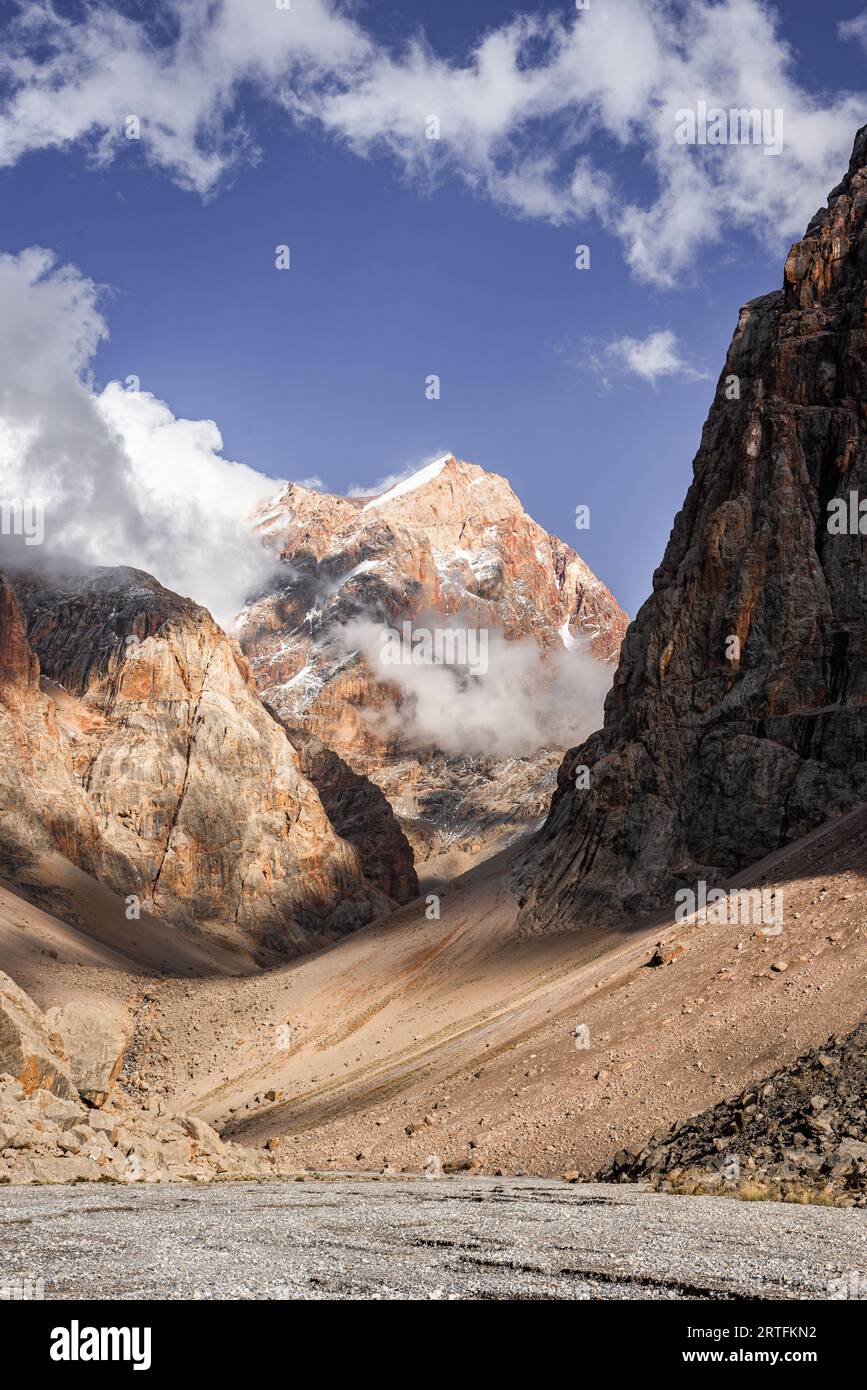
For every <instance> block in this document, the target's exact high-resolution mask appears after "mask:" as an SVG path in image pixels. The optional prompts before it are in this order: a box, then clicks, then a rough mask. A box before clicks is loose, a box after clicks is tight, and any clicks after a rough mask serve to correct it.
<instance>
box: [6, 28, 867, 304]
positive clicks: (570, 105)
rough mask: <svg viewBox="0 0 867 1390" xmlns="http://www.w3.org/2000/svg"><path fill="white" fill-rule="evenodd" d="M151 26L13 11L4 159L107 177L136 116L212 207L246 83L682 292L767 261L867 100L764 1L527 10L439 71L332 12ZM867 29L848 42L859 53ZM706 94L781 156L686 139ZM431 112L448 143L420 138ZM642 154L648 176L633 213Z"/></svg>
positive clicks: (852, 32)
mask: <svg viewBox="0 0 867 1390" xmlns="http://www.w3.org/2000/svg"><path fill="white" fill-rule="evenodd" d="M157 14H158V16H159V17H160V18H161V19H162V20H163V21H165V22H164V23H163V24H162V25H161V26H160V27H157V25H156V20H155V19H153V20H151V21H148V22H145V21H133V20H131V19H129V18H127V17H126V16H124V15H121V14H119V13H117V12H116V11H115V10H113V9H110V8H105V7H100V6H87V7H85V8H84V9H83V11H82V12H81V17H80V18H78V19H77V20H76V19H71V18H67V17H65V16H63V15H61V14H60V13H59V12H58V11H57V10H56V9H55V8H54V6H52V5H50V4H48V3H43V2H42V0H31V3H24V4H22V6H21V9H20V14H19V17H18V19H17V20H16V21H14V22H13V23H11V24H10V25H9V26H8V29H7V32H6V33H5V34H4V36H3V37H4V42H3V46H2V54H3V56H2V57H0V90H2V91H3V93H4V98H3V100H2V103H0V165H6V166H8V165H12V164H14V163H15V162H16V161H17V160H18V159H19V158H21V156H22V155H24V154H25V153H27V152H28V151H29V150H34V149H43V148H49V147H52V148H63V147H66V146H68V145H70V144H71V143H73V142H82V143H84V144H85V145H86V147H87V148H88V149H89V151H90V152H91V154H92V157H93V158H94V159H95V160H97V161H99V162H101V163H107V162H109V161H111V160H112V159H115V158H117V157H118V156H119V154H120V153H121V151H123V150H124V149H125V148H126V149H127V150H128V148H129V145H130V141H129V140H128V139H127V138H126V128H125V120H126V117H127V116H128V115H130V114H132V115H136V116H137V117H139V118H140V121H141V129H140V147H141V148H142V149H143V150H144V153H145V155H146V157H147V158H148V159H149V160H150V161H151V163H152V164H154V165H157V166H160V167H162V168H164V169H166V170H167V171H168V172H169V174H170V175H171V176H172V177H173V178H174V179H176V180H177V181H178V182H179V183H180V184H182V185H183V186H184V187H186V188H190V189H193V190H195V191H197V192H198V193H200V194H202V195H203V196H211V195H213V194H214V193H215V191H216V190H217V189H218V187H219V184H220V181H221V179H224V178H225V177H226V176H227V174H229V173H230V172H231V170H232V169H233V168H235V167H236V166H237V164H238V163H239V161H242V160H245V159H247V160H250V159H252V160H255V159H257V158H258V157H259V154H260V151H259V150H258V147H257V144H256V135H255V131H254V130H252V129H251V128H250V126H249V124H248V121H247V120H246V118H245V116H244V112H243V108H242V100H241V98H242V93H243V91H244V90H245V89H247V88H250V87H252V88H254V89H255V90H256V91H257V92H258V93H259V94H260V95H261V96H264V97H265V98H266V99H269V100H271V101H272V102H273V103H275V104H276V105H278V106H280V107H281V108H282V109H283V110H284V111H285V112H287V113H288V114H289V115H290V116H291V117H292V118H293V119H294V120H295V121H296V122H298V123H307V124H314V125H318V126H319V127H320V128H321V129H323V130H324V131H326V132H327V133H329V134H330V135H331V136H332V137H334V138H335V139H338V140H340V141H342V142H344V143H345V144H346V145H347V146H348V147H349V148H351V149H352V150H354V151H355V152H356V153H357V154H359V155H360V156H363V157H368V156H373V155H378V154H386V155H388V156H390V157H391V158H392V159H393V160H394V161H395V162H396V163H397V164H398V166H399V167H400V168H401V169H402V170H403V172H404V173H405V175H406V177H407V178H408V179H410V180H413V181H415V182H418V183H420V184H422V185H424V186H425V187H427V188H429V187H431V186H432V185H433V184H435V183H436V182H437V181H438V180H439V179H441V178H444V177H449V176H450V177H457V178H459V179H461V180H462V181H463V182H464V183H465V184H466V185H467V186H469V187H470V188H471V189H472V190H473V191H474V192H475V193H476V194H477V195H479V196H482V197H486V198H488V199H491V200H492V201H494V202H495V203H497V204H498V205H499V206H501V207H503V208H504V209H506V210H507V211H509V212H511V213H514V214H517V215H520V216H524V217H532V218H540V219H544V220H546V221H548V222H553V223H556V224H563V225H570V226H572V225H575V226H580V227H587V226H592V225H594V224H595V225H602V226H603V227H605V228H606V229H607V230H608V231H609V232H610V233H611V234H612V235H613V236H616V237H617V238H619V240H620V241H621V243H622V246H623V252H624V255H625V257H626V260H627V262H628V263H629V265H630V267H631V268H632V271H633V272H634V274H635V275H636V276H637V277H638V278H640V279H642V280H646V281H650V282H653V283H656V284H659V285H671V284H673V283H675V282H676V281H678V279H680V278H682V277H683V276H684V275H685V274H688V273H690V271H691V270H692V269H693V268H694V267H695V265H696V263H697V262H698V261H700V258H701V256H702V255H703V254H704V253H706V252H707V251H708V249H709V248H710V247H713V246H714V245H716V244H718V243H719V242H720V241H722V240H723V239H724V238H725V237H726V236H727V235H729V234H730V233H731V232H732V231H735V230H740V231H746V232H747V233H749V234H751V235H752V236H754V237H755V238H756V239H757V240H758V241H759V242H760V243H762V244H763V245H765V246H766V247H768V248H769V249H773V250H774V251H777V250H779V248H780V247H781V246H784V245H785V243H787V242H788V241H791V240H792V239H793V238H794V237H795V236H797V235H799V234H800V232H801V230H802V229H803V226H804V224H805V222H806V221H807V220H808V218H809V217H810V216H811V215H812V213H813V212H814V211H815V208H816V206H817V205H818V204H819V203H820V202H821V201H822V199H823V198H824V196H825V194H826V192H827V189H828V185H829V179H833V178H836V176H837V175H838V173H839V171H840V169H841V168H842V167H843V166H844V165H845V163H846V159H847V157H848V153H849V150H850V148H851V143H852V137H853V134H854V131H855V129H856V128H857V126H858V125H859V124H860V123H861V121H862V120H863V114H864V110H865V105H867V102H865V94H864V93H850V92H837V93H832V94H828V95H822V96H816V95H814V94H813V93H811V92H810V91H809V89H808V88H807V87H806V86H805V85H804V83H803V82H802V81H800V80H799V77H798V73H797V68H796V60H795V55H794V54H793V52H792V49H791V48H790V46H789V45H788V43H787V42H786V41H785V40H784V38H783V37H782V34H781V32H780V28H779V22H778V19H777V16H776V13H775V11H774V9H773V7H772V6H770V5H769V4H767V3H766V0H617V3H616V4H598V5H597V4H593V5H592V6H591V7H589V8H588V9H587V10H584V11H581V12H578V13H573V14H572V15H571V17H569V18H566V17H562V16H560V15H557V14H553V13H552V14H548V15H539V14H535V15H531V16H521V17H518V18H515V19H511V20H509V21H507V22H504V23H503V24H501V25H500V26H498V27H495V28H493V29H490V30H488V31H487V32H486V33H485V34H484V35H483V36H482V37H480V39H479V40H478V42H477V43H476V44H475V46H474V47H473V48H472V50H471V51H469V52H467V53H466V54H465V55H464V57H463V58H462V59H448V60H447V59H445V58H443V57H441V56H440V55H439V54H438V53H436V52H435V51H434V50H433V48H432V47H431V46H430V45H429V44H428V42H427V41H426V40H425V39H424V37H423V36H420V35H418V34H416V35H415V36H414V37H413V38H412V39H411V40H410V41H409V42H407V43H405V44H404V45H402V46H385V45H383V44H382V43H380V42H377V41H376V40H375V39H374V38H372V37H371V35H370V34H369V33H368V32H367V31H366V30H365V29H364V28H363V27H362V25H361V24H360V23H359V21H358V20H357V19H356V18H355V17H354V14H353V12H352V11H351V10H345V11H344V10H342V9H341V8H339V7H338V6H337V5H336V4H332V3H329V2H328V0H298V3H296V4H293V5H292V6H291V8H289V9H278V8H277V7H276V6H275V5H273V4H262V5H253V4H251V3H250V0H183V3H181V0H164V3H163V5H161V6H160V7H159V9H158V11H157ZM863 18H864V17H863V16H861V17H859V18H856V19H853V20H850V21H847V22H846V24H844V25H842V26H841V34H842V36H843V37H849V38H860V36H861V27H860V26H861V24H862V22H863ZM843 31H845V33H844V32H843ZM700 101H706V102H708V103H709V104H711V105H718V106H720V107H724V108H756V107H759V108H769V109H773V110H777V109H779V110H782V112H783V114H784V128H785V139H784V146H783V149H782V152H781V154H780V156H779V157H778V158H774V159H768V158H766V157H764V151H763V149H762V148H760V147H759V148H757V147H755V146H750V145H737V146H721V147H719V146H717V147H713V146H703V147H701V148H692V147H684V146H683V145H681V144H678V143H677V141H676V140H675V138H674V131H675V127H676V113H677V112H678V111H679V110H682V109H683V108H692V107H694V106H695V105H696V103H698V102H700ZM431 117H435V118H436V122H438V130H437V132H436V133H437V134H438V137H439V138H435V139H429V138H427V135H428V133H429V131H430V129H431V127H430V124H429V123H430V118H431ZM600 142H601V143H600ZM636 157H637V158H639V159H641V160H642V162H643V164H644V167H645V168H646V169H647V170H648V171H649V172H650V174H651V176H652V183H653V186H652V188H651V189H650V190H649V191H648V193H647V194H646V196H645V197H644V198H643V199H641V200H639V199H636V197H635V195H634V192H633V188H634V168H635V159H636Z"/></svg>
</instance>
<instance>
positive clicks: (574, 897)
mask: <svg viewBox="0 0 867 1390" xmlns="http://www.w3.org/2000/svg"><path fill="white" fill-rule="evenodd" d="M865 164H867V128H865V129H864V130H861V131H860V132H859V133H858V136H857V137H856V141H855V147H854V151H853V155H852V160H851V164H850V167H849V170H848V173H847V174H846V177H845V178H844V179H843V181H842V182H841V183H840V184H839V185H838V186H837V187H836V188H835V189H833V191H832V192H831V194H830V195H829V198H828V206H827V208H826V209H822V210H820V211H819V212H818V213H817V214H816V216H815V217H814V218H813V220H812V221H811V223H810V225H809V227H808V229H807V232H806V235H805V236H804V238H803V240H802V241H800V242H798V243H796V244H795V245H794V246H793V247H792V249H791V251H790V253H789V256H788V259H787V261H786V268H785V280H784V286H783V289H782V290H780V291H776V292H774V293H772V294H767V295H764V296H762V297H760V298H758V299H755V300H753V301H752V302H751V303H749V304H747V305H746V306H745V308H744V309H742V310H741V314H740V318H739V321H738V326H737V329H736V332H735V335H734V339H733V341H732V344H731V347H730V349H729V353H728V357H727V359H726V364H725V367H724V369H723V373H722V375H721V377H720V381H719V384H718V388H717V392H716V396H715V398H714V402H713V405H712V407H711V411H710V414H709V416H708V420H707V423H706V425H705V427H704V431H703V434H702V441H701V447H700V449H699V452H698V454H697V455H696V459H695V462H694V477H693V482H692V484H691V486H690V488H689V492H688V494H687V497H686V501H685V502H684V505H683V508H682V510H681V511H680V512H679V514H678V516H677V518H676V519H675V522H674V527H673V529H672V532H671V537H670V539H669V542H668V546H667V548H666V552H665V556H664V558H663V561H662V563H661V565H660V567H659V569H658V570H657V571H656V573H655V575H654V579H653V593H652V596H651V597H650V598H649V599H648V600H647V602H646V603H645V604H644V605H643V607H642V608H641V611H640V612H639V614H638V616H637V617H636V619H635V621H634V622H633V623H632V624H631V626H630V628H629V631H628V633H627V636H626V639H625V641H624V644H623V649H622V654H621V660H620V665H619V667H618V671H617V674H616V676H615V680H614V685H613V688H612V690H611V692H610V694H609V696H608V699H607V701H606V706H605V723H604V727H603V729H602V730H601V731H600V732H598V733H596V734H594V735H593V736H592V737H591V738H590V739H588V740H587V741H586V742H585V743H584V744H582V745H581V746H580V747H578V748H575V749H573V750H571V751H570V752H569V754H568V755H567V757H566V759H565V760H564V763H563V765H562V767H561V769H560V773H559V776H558V789H557V794H556V796H555V798H554V802H553V805H552V809H551V814H550V816H549V819H548V821H547V823H546V825H545V827H544V828H543V830H542V831H541V832H540V835H539V837H538V839H537V841H536V843H535V845H534V846H533V849H532V851H531V853H530V854H529V855H528V857H527V859H526V861H525V863H524V866H523V869H522V871H521V873H520V876H519V884H520V887H521V891H522V894H523V896H524V897H525V899H526V904H525V908H524V913H523V917H522V921H523V924H524V926H525V927H526V928H527V929H530V930H534V931H535V930H541V929H550V928H554V929H560V928H568V927H570V926H573V925H580V924H584V923H587V922H589V921H591V920H594V919H595V918H596V916H597V915H598V914H599V913H600V912H602V913H605V914H617V913H619V912H621V911H642V910H649V909H651V908H653V907H656V906H663V905H665V904H667V903H669V902H670V901H671V896H672V894H673V892H674V890H675V889H676V888H677V887H678V886H679V885H682V884H689V883H694V882H695V880H697V879H702V878H703V879H705V880H707V881H708V882H711V883H714V882H720V881H721V880H723V879H725V878H726V877H728V876H729V875H730V874H732V873H734V872H736V871H737V870H738V869H740V868H742V867H744V866H745V865H747V864H750V863H752V862H754V861H756V860H757V859H759V858H760V857H761V856H762V855H763V854H766V853H768V852H769V851H771V850H773V849H774V848H776V847H777V846H778V845H782V844H785V843H788V842H789V841H791V840H794V839H796V838H798V837H799V836H801V835H803V834H804V833H806V832H807V831H809V830H810V829H812V828H813V827H814V826H817V825H819V824H820V823H821V822H822V821H824V820H825V819H827V818H829V817H832V816H835V815H838V814H840V813H842V812H845V811H846V810H848V809H849V808H851V807H852V806H855V805H857V804H858V803H859V802H862V801H864V800H865V799H867V660H865V658H867V565H865V550H864V540H863V536H862V535H861V534H858V531H857V528H856V530H855V532H854V533H848V534H847V533H845V532H843V533H841V532H839V531H837V530H835V529H833V525H832V524H831V520H832V513H833V510H834V509H833V507H832V506H829V504H832V503H833V501H834V499H836V498H840V499H846V501H847V503H848V499H849V497H850V494H853V493H854V494H856V496H860V495H861V494H867V431H865V421H867V407H865V404H864V402H865V399H867V329H865V315H867V224H865V210H867V168H865ZM847 510H848V507H847ZM865 529H867V527H865ZM581 766H586V767H588V768H589V769H590V785H589V787H586V788H585V787H584V786H582V785H581V782H582V779H578V782H577V784H576V778H575V770H576V768H578V767H581Z"/></svg>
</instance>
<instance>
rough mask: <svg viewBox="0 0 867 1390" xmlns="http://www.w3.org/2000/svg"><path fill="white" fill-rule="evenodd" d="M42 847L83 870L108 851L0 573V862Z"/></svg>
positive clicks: (17, 860) (13, 863) (20, 859)
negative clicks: (74, 769) (65, 858)
mask: <svg viewBox="0 0 867 1390" xmlns="http://www.w3.org/2000/svg"><path fill="white" fill-rule="evenodd" d="M49 848H56V849H59V850H60V852H61V853H62V854H65V855H67V856H68V857H69V858H70V859H74V860H75V861H76V862H77V863H79V864H81V865H82V867H83V868H86V869H87V870H88V871H89V872H91V873H97V872H101V871H102V869H103V868H105V867H106V864H107V861H108V860H109V859H110V858H111V856H110V855H107V854H106V852H105V849H104V847H103V846H102V845H101V844H100V840H99V832H98V828H97V823H96V817H95V815H94V813H93V811H92V809H91V807H90V806H89V805H88V802H87V798H86V796H85V794H84V792H83V791H82V789H81V787H80V786H79V784H78V782H77V780H76V778H75V776H74V773H73V769H72V762H71V759H70V756H69V748H68V745H67V741H66V738H65V736H64V734H63V733H62V731H61V730H60V728H59V726H58V722H57V717H56V711H55V707H54V704H53V702H52V701H51V700H49V699H48V698H47V697H46V696H45V695H44V694H43V693H42V691H41V689H40V685H39V662H38V661H37V659H36V657H35V655H34V653H33V651H32V649H31V647H30V644H29V642H28V640H27V624H26V621H25V618H24V615H23V614H22V612H21V608H20V606H19V603H18V599H17V597H16V595H15V592H14V590H13V589H12V586H11V585H10V584H9V582H8V580H7V579H6V578H5V577H4V576H3V575H2V574H0V862H2V864H3V865H4V866H5V868H6V869H7V870H13V871H14V870H16V869H18V868H19V867H21V866H22V865H24V864H26V863H27V862H28V861H29V860H31V859H32V858H33V857H34V856H35V855H36V854H38V853H39V852H40V851H41V850H46V849H49ZM115 867H116V868H117V867H119V865H117V864H115Z"/></svg>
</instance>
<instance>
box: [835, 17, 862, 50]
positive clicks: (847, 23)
mask: <svg viewBox="0 0 867 1390" xmlns="http://www.w3.org/2000/svg"><path fill="white" fill-rule="evenodd" d="M837 37H838V38H839V39H842V40H843V41H844V43H845V42H848V41H849V40H850V39H851V40H853V41H854V42H855V43H860V45H861V47H862V48H864V49H867V10H864V11H863V12H862V13H861V14H859V15H855V17H854V19H844V20H842V21H841V23H839V24H838V25H837Z"/></svg>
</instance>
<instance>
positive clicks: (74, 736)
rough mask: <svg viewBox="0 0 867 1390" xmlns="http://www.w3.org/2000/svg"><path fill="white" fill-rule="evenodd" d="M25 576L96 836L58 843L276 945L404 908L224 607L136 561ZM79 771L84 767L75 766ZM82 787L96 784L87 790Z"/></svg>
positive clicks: (153, 896)
mask: <svg viewBox="0 0 867 1390" xmlns="http://www.w3.org/2000/svg"><path fill="white" fill-rule="evenodd" d="M16 586H17V588H18V591H19V594H20V596H21V598H22V603H23V606H24V608H25V610H26V612H27V614H28V618H29V632H30V641H31V643H32V644H33V646H34V648H35V649H36V650H37V652H38V654H39V657H40V660H41V664H42V668H43V672H44V675H45V676H46V677H47V678H48V681H49V682H51V684H49V685H47V687H46V688H47V689H48V690H49V691H51V692H53V693H54V696H55V700H54V701H52V702H49V701H47V700H45V698H44V697H43V696H41V695H39V694H38V692H36V698H38V699H39V701H40V702H41V706H42V707H43V708H45V710H46V717H47V718H49V719H53V718H54V714H53V710H54V708H55V706H56V711H57V720H58V721H59V723H60V724H61V726H62V728H61V731H60V741H61V743H62V744H63V745H64V746H65V749H66V757H67V763H68V765H69V768H70V777H69V780H70V781H74V782H76V783H77V785H78V787H80V788H81V789H82V791H83V795H84V798H85V800H86V805H87V807H88V808H89V810H90V812H91V814H92V816H93V817H94V819H95V822H96V829H95V832H94V835H93V841H94V843H93V844H92V845H90V846H87V847H86V851H87V852H86V853H84V854H82V853H81V852H80V849H79V846H77V845H76V844H75V843H69V842H68V840H65V841H64V842H63V844H62V845H61V844H58V843H57V837H56V836H54V835H53V834H52V832H51V827H50V825H49V824H48V815H47V814H46V815H45V816H43V823H44V825H45V827H46V831H47V833H48V835H49V838H50V839H52V840H53V841H54V843H55V846H56V847H57V848H62V849H63V852H64V853H67V854H68V855H69V857H70V858H73V859H74V860H75V861H76V862H78V863H82V866H83V867H88V868H90V869H91V871H93V867H94V861H95V860H97V859H101V866H100V870H99V876H100V877H101V878H103V879H104V880H105V881H106V882H108V883H109V885H110V886H111V887H113V888H114V889H115V890H116V891H117V892H119V893H120V894H121V895H122V896H124V897H128V896H130V895H135V896H136V897H138V898H139V899H140V901H141V905H142V907H144V908H147V909H148V910H149V911H153V912H156V913H157V914H158V915H161V916H164V917H167V918H171V919H173V920H186V921H195V922H197V923H198V924H199V925H200V926H202V927H205V928H207V927H208V926H209V925H210V926H213V927H214V928H216V929H218V930H220V929H223V928H228V929H230V930H232V931H234V930H239V931H241V932H243V933H245V934H247V935H249V936H251V937H253V938H254V939H255V940H256V941H257V942H259V943H261V944H265V945H267V946H270V947H273V948H275V949H277V950H283V951H292V950H305V949H309V948H311V947H315V946H319V945H322V944H325V943H326V942H328V941H330V940H334V939H335V938H336V937H337V936H339V935H342V934H343V933H345V932H346V931H350V930H352V929H354V928H355V927H357V926H360V925H363V924H364V923H366V922H368V921H370V920H371V919H372V918H373V917H374V916H377V915H379V913H380V912H381V911H383V910H386V909H388V908H389V907H390V906H391V904H390V902H389V900H388V899H386V898H385V896H384V895H383V894H382V893H380V892H379V890H378V889H377V888H376V887H375V886H374V885H373V884H371V883H369V882H368V881H367V880H366V879H365V877H364V874H363V869H362V864H361V861H360V859H359V855H358V853H357V851H356V850H355V849H354V848H353V847H352V846H351V845H350V844H348V843H347V842H346V841H344V840H342V839H341V838H339V836H338V835H336V834H335V832H334V829H333V827H332V826H331V824H330V822H329V820H328V817H327V815H326V814H325V811H324V810H323V808H322V803H321V801H320V799H319V796H318V795H317V793H316V791H315V790H314V788H313V787H312V786H311V785H310V783H309V782H308V781H307V779H306V778H305V777H304V776H303V774H302V772H301V769H300V767H299V763H298V757H297V755H296V753H295V750H294V748H293V747H292V745H291V743H290V741H289V739H288V737H287V735H286V732H285V730H284V729H283V727H282V726H281V725H280V723H279V722H278V721H277V720H276V719H275V718H274V716H273V715H272V714H271V713H270V712H269V711H268V710H266V709H265V707H264V706H263V704H262V702H261V700H260V699H259V697H258V695H257V693H256V689H255V686H254V684H253V681H252V678H251V675H250V670H249V667H248V665H247V662H246V660H245V658H244V657H243V655H242V654H241V652H240V650H239V648H238V647H237V645H236V644H235V643H234V642H232V641H231V640H230V639H229V638H228V637H227V636H226V634H225V633H224V632H223V631H222V630H221V629H220V628H219V627H218V626H217V624H216V623H215V622H214V621H213V619H212V618H211V617H210V615H209V614H208V613H207V612H206V611H205V610H204V609H202V608H200V607H198V606H197V605H196V604H194V603H192V602H191V601H189V600H186V599H181V598H179V597H178V596H177V595H176V594H171V593H169V592H168V591H167V590H165V589H163V588H162V587H161V586H160V585H159V584H158V583H157V582H156V581H155V580H154V579H152V578H151V577H150V576H149V575H146V574H144V573H142V572H140V571H136V570H125V569H117V570H95V571H88V572H86V573H85V574H82V575H78V576H74V577H69V578H65V579H62V578H59V577H57V576H52V577H50V578H39V577H37V576H33V575H28V576H21V577H20V578H18V579H16ZM73 768H74V772H75V777H74V779H73V778H72V776H71V769H73ZM78 794H79V796H81V795H82V792H79V793H78Z"/></svg>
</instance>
